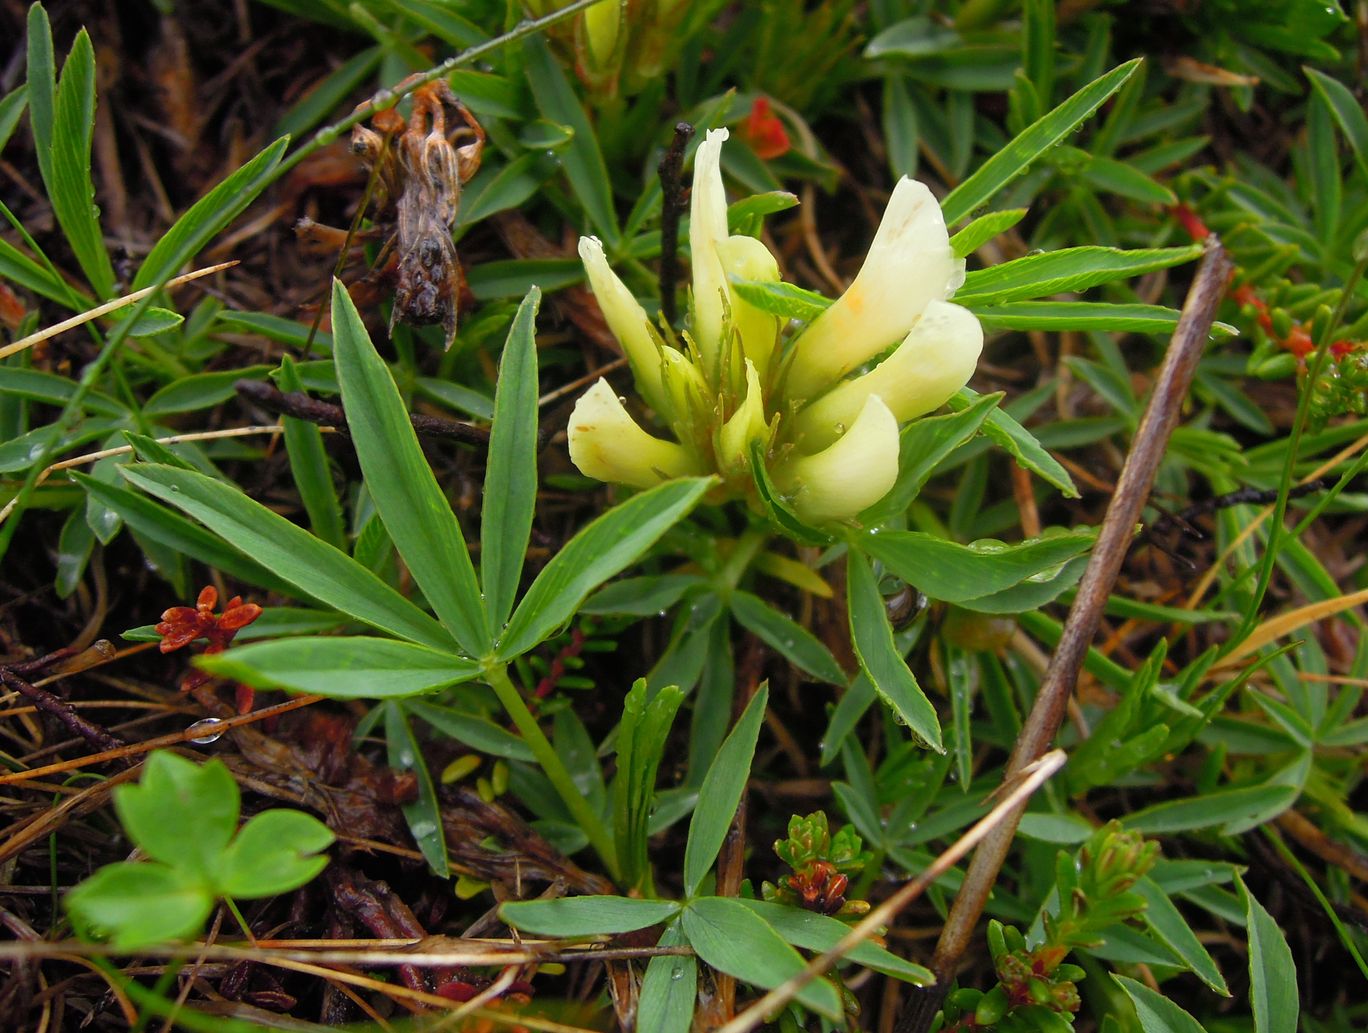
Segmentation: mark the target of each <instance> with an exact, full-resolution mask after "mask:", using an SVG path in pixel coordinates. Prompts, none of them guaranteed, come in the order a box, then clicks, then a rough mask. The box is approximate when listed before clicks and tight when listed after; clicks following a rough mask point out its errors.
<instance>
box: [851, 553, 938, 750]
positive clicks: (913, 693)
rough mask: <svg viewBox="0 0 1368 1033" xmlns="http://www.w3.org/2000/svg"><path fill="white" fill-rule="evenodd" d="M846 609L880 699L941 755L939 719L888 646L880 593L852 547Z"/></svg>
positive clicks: (862, 663) (871, 573) (863, 664)
mask: <svg viewBox="0 0 1368 1033" xmlns="http://www.w3.org/2000/svg"><path fill="white" fill-rule="evenodd" d="M846 577H847V578H848V580H849V585H848V588H847V592H846V594H847V600H846V602H847V606H848V611H849V615H850V633H851V640H852V642H853V643H854V646H855V654H856V655H857V656H858V657H859V659H860V667H861V668H862V669H863V670H864V672H865V674H866V675H868V676H869V680H870V682H871V683H872V684H873V685H874V689H875V691H877V692H878V694H879V698H880V699H882V700H883V701H884V703H886V704H887V705H888V706H889V708H890V709H891V710H892V711H893V713H894V715H895V716H896V717H897V718H898V720H899V721H902V722H903V723H905V724H906V725H907V726H908V727H910V728H911V729H912V731H914V732H916V733H917V735H919V736H920V737H921V738H922V740H923V741H924V742H925V743H926V744H927V745H929V746H930V747H931V748H932V749H934V750H935V751H936V752H937V753H943V752H945V748H944V747H943V746H942V745H941V730H940V720H939V719H938V718H937V717H936V708H935V707H933V706H932V705H931V701H930V700H928V699H927V698H926V694H925V693H923V692H922V690H921V686H920V685H918V684H917V679H916V678H915V677H914V676H913V674H912V672H911V671H910V670H908V667H907V662H906V661H905V660H903V658H902V656H900V655H899V653H898V650H897V647H896V646H895V645H894V644H893V629H892V628H891V627H889V625H888V611H887V610H886V609H885V607H884V602H883V597H882V596H881V595H879V586H878V583H877V582H876V581H875V580H874V571H873V570H871V569H870V566H869V560H868V559H867V558H866V557H865V555H864V554H863V553H861V552H859V551H857V550H855V549H851V550H850V552H849V554H848V557H847V561H846Z"/></svg>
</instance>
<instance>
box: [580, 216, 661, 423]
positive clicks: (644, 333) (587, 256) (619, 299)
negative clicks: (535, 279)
mask: <svg viewBox="0 0 1368 1033" xmlns="http://www.w3.org/2000/svg"><path fill="white" fill-rule="evenodd" d="M579 255H580V261H582V262H583V263H584V271H585V273H586V274H587V275H588V277H589V286H590V287H591V288H592V289H593V291H594V297H595V298H597V299H598V303H599V308H600V309H602V310H603V318H604V319H605V320H607V322H608V329H609V330H611V331H613V336H614V337H616V338H617V339H618V343H619V344H621V345H622V350H623V353H624V354H626V356H627V362H628V363H629V364H630V365H631V367H632V376H633V378H634V379H635V380H636V385H637V390H638V391H639V392H640V393H641V397H642V398H644V399H645V400H646V404H648V405H649V406H650V407H651V408H653V409H655V410H657V411H659V409H660V403H661V398H662V392H661V389H660V351H659V348H658V346H657V344H656V339H655V337H654V336H652V334H651V321H650V319H649V318H648V317H647V315H646V310H645V309H644V308H642V307H641V305H640V303H639V302H638V301H637V300H636V298H635V297H634V296H633V295H632V292H631V291H630V290H628V289H627V285H626V284H625V283H623V282H622V280H621V279H619V277H618V274H617V273H615V272H613V269H612V267H611V266H610V265H609V264H608V258H607V256H605V255H604V253H603V244H602V243H601V242H600V241H599V239H598V238H597V237H580V242H579Z"/></svg>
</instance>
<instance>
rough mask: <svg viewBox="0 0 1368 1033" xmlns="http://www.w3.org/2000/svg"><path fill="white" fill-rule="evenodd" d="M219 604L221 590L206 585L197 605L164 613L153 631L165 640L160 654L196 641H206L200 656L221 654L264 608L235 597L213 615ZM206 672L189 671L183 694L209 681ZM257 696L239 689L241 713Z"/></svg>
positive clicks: (244, 687)
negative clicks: (218, 612) (215, 607)
mask: <svg viewBox="0 0 1368 1033" xmlns="http://www.w3.org/2000/svg"><path fill="white" fill-rule="evenodd" d="M217 603H218V589H217V588H215V587H214V586H213V585H206V586H205V587H204V588H203V589H202V590H201V591H200V594H199V597H198V598H197V599H196V600H195V605H194V606H193V607H190V606H173V607H171V609H169V610H167V611H166V612H165V613H163V614H162V619H161V623H160V624H158V625H157V626H156V628H155V629H154V630H155V631H156V632H157V634H158V635H160V636H161V637H162V640H161V651H162V652H163V653H170V652H173V651H174V650H177V649H182V648H184V647H185V646H188V645H190V643H192V642H194V641H195V640H197V639H206V640H207V641H208V644H207V645H205V647H204V648H203V649H201V650H200V653H201V654H202V655H204V656H208V655H211V654H213V653H222V652H223V651H224V650H225V649H227V648H228V647H229V645H231V644H232V641H233V636H235V635H236V634H237V633H238V632H239V631H241V630H242V629H243V628H245V627H247V625H249V624H251V623H252V621H254V620H256V619H257V618H258V617H260V616H261V607H260V606H258V605H257V604H256V603H244V602H243V601H242V596H240V595H235V596H233V598H231V599H229V600H228V605H227V606H226V607H224V609H223V612H222V613H220V614H217V615H216V614H215V613H214V606H215V605H216V604H217ZM209 677H210V676H209V675H208V674H205V673H204V672H203V671H195V670H191V671H187V672H186V673H185V675H184V676H183V677H182V678H181V683H180V690H181V692H190V691H191V690H192V689H197V688H199V687H200V686H201V685H203V684H204V683H205V682H207V681H208V680H209ZM253 696H254V693H253V691H252V689H251V688H249V687H248V686H246V685H239V686H238V687H237V708H238V712H239V713H244V714H245V713H246V712H247V711H249V710H251V709H252V700H253Z"/></svg>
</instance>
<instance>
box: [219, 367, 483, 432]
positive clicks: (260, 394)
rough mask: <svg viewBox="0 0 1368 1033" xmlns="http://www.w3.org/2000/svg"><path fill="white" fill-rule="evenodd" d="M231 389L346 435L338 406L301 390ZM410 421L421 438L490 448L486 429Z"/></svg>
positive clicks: (249, 383)
mask: <svg viewBox="0 0 1368 1033" xmlns="http://www.w3.org/2000/svg"><path fill="white" fill-rule="evenodd" d="M233 388H234V390H236V391H237V393H238V394H240V395H242V397H243V398H247V399H250V400H251V401H253V402H255V403H256V404H257V405H260V406H261V407H262V408H263V409H267V410H269V411H270V412H273V413H276V414H278V415H280V416H293V417H294V418H295V419H299V420H306V421H308V422H309V423H317V424H319V425H320V426H324V427H336V428H337V430H338V431H339V432H341V433H346V432H347V414H346V412H345V411H344V410H343V409H342V406H340V405H334V404H333V403H332V402H323V401H320V400H319V399H317V398H311V397H309V396H308V395H307V394H305V393H304V392H303V391H281V390H280V389H279V388H277V387H275V386H273V385H271V384H268V383H266V382H265V381H262V380H239V381H238V382H237V383H236V384H234V385H233ZM409 422H410V423H412V424H413V429H414V431H416V432H417V433H419V434H421V435H423V436H424V437H429V438H444V439H446V440H448V441H463V442H465V443H466V444H471V445H481V446H484V447H486V448H487V447H489V428H487V427H481V426H478V425H476V424H474V423H464V422H462V421H460V420H448V419H446V418H445V417H442V416H427V415H425V414H423V413H410V414H409Z"/></svg>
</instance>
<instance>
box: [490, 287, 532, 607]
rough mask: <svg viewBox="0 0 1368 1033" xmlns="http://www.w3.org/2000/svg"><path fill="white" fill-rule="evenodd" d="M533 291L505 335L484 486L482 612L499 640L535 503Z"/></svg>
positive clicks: (524, 549) (515, 587) (524, 548)
mask: <svg viewBox="0 0 1368 1033" xmlns="http://www.w3.org/2000/svg"><path fill="white" fill-rule="evenodd" d="M540 300H541V292H540V291H539V290H537V289H536V288H533V289H532V290H531V291H529V292H528V294H527V297H526V298H524V299H523V303H522V304H521V305H519V306H518V314H517V315H516V316H514V317H513V326H512V328H510V329H509V331H508V340H507V342H506V343H505V344H504V351H503V358H502V359H500V361H499V382H498V388H497V390H496V392H495V395H494V430H493V433H492V435H491V437H490V440H489V463H488V464H487V467H486V469H487V471H488V472H487V474H486V476H485V486H484V508H483V510H482V511H481V515H480V526H481V527H482V528H488V529H491V530H492V529H497V533H494V534H490V533H486V534H485V535H484V536H483V539H482V541H481V552H480V583H481V585H482V587H483V588H484V595H485V611H486V612H487V613H488V614H489V625H490V628H491V629H493V630H494V632H495V633H496V634H497V633H498V631H500V630H501V629H502V628H503V626H504V622H505V621H507V620H508V615H509V613H510V612H511V611H512V609H513V599H514V596H515V595H516V594H517V591H518V579H519V577H520V576H521V575H522V567H523V553H524V552H526V550H527V540H528V537H529V535H530V534H531V531H532V513H533V510H534V509H535V507H536V503H537V342H536V337H535V333H536V326H535V323H536V318H537V304H538V303H539V302H540Z"/></svg>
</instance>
